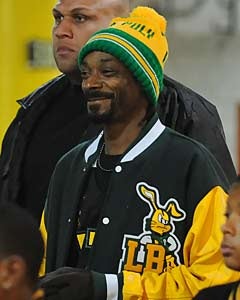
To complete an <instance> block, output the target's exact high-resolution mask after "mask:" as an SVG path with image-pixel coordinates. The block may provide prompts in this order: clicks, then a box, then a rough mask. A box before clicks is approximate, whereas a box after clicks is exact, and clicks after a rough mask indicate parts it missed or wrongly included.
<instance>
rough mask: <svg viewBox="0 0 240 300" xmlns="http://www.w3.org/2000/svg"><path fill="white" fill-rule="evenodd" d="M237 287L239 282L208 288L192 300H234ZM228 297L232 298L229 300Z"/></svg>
mask: <svg viewBox="0 0 240 300" xmlns="http://www.w3.org/2000/svg"><path fill="white" fill-rule="evenodd" d="M238 286H239V281H236V282H233V283H228V284H223V285H217V286H213V287H210V288H206V289H203V290H202V291H200V292H199V293H198V294H197V296H196V297H194V298H193V299H194V300H212V299H216V300H229V299H233V300H235V299H236V298H235V294H236V291H237V288H238ZM230 295H231V296H232V298H230Z"/></svg>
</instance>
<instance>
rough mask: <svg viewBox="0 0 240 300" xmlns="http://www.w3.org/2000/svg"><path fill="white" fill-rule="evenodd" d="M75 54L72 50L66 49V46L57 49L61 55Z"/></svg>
mask: <svg viewBox="0 0 240 300" xmlns="http://www.w3.org/2000/svg"><path fill="white" fill-rule="evenodd" d="M72 52H75V51H74V50H73V49H72V48H69V47H66V46H61V47H58V48H57V54H59V55H65V54H69V53H72Z"/></svg>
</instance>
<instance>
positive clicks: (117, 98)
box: [80, 51, 147, 124]
mask: <svg viewBox="0 0 240 300" xmlns="http://www.w3.org/2000/svg"><path fill="white" fill-rule="evenodd" d="M80 71H81V77H82V80H83V81H82V88H83V92H84V94H85V96H86V99H87V107H88V112H89V115H90V117H92V119H93V120H94V121H95V122H99V123H105V124H107V123H111V124H112V123H127V122H129V120H133V119H134V118H138V116H139V114H140V113H142V112H143V113H145V112H146V107H147V101H146V99H145V98H143V93H142V90H141V87H140V84H139V83H138V82H137V81H136V80H135V78H134V77H133V75H132V74H131V73H130V71H129V70H128V69H127V68H126V67H125V66H124V64H123V63H121V62H120V61H119V60H118V59H116V58H115V57H113V56H112V55H110V54H107V53H104V52H99V51H95V52H92V53H90V54H88V55H87V56H86V57H85V58H84V60H83V63H82V65H81V67H80Z"/></svg>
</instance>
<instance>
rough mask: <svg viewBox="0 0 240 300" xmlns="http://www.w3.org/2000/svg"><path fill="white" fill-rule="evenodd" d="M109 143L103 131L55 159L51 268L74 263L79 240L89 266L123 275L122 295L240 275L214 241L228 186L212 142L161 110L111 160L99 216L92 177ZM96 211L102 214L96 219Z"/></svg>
mask: <svg viewBox="0 0 240 300" xmlns="http://www.w3.org/2000/svg"><path fill="white" fill-rule="evenodd" d="M103 142H104V138H103V135H102V133H100V134H99V136H98V137H97V138H96V139H94V140H90V141H88V142H85V143H82V144H80V145H78V146H77V147H75V148H73V149H72V150H71V151H70V152H68V153H67V154H66V155H64V156H63V157H62V158H61V160H60V161H59V162H58V163H57V165H56V168H55V170H54V173H53V176H52V178H51V183H50V186H49V193H48V197H47V202H46V206H45V209H44V214H43V219H42V222H41V232H42V234H43V237H44V240H45V242H46V245H47V246H46V271H47V272H51V271H54V270H56V269H57V268H59V267H63V266H76V261H77V260H76V261H75V263H74V261H73V259H72V256H73V251H72V249H73V247H72V243H73V241H75V243H77V241H79V250H78V253H79V257H80V259H81V261H84V266H86V267H87V268H88V269H89V270H92V271H96V272H100V273H106V274H119V276H118V278H123V286H122V285H121V284H122V280H120V281H119V282H118V284H119V285H118V286H119V298H118V299H120V298H121V296H122V298H121V299H135V298H138V299H152V300H153V299H176V298H175V297H176V295H177V298H178V299H191V298H192V296H193V295H195V294H196V293H197V292H198V291H199V290H200V289H202V288H204V287H208V286H209V285H210V284H211V285H213V284H215V285H216V284H223V283H226V282H229V281H231V280H232V281H233V280H237V279H238V278H239V273H237V274H236V272H231V271H230V270H228V269H227V267H226V266H225V264H224V261H223V257H222V256H221V253H220V248H219V247H218V246H216V245H219V244H220V241H221V239H222V233H221V230H220V225H221V224H222V222H223V219H224V212H225V209H226V197H227V194H226V190H227V189H228V183H227V182H226V178H225V175H224V173H223V171H222V169H221V168H220V166H219V164H218V163H217V162H216V160H215V159H214V157H213V156H212V155H211V154H210V153H209V152H208V151H207V150H206V148H205V147H203V146H202V145H201V144H199V143H197V142H196V141H194V140H192V139H189V138H187V137H185V136H183V135H180V134H178V133H177V132H176V131H174V130H171V129H169V128H167V127H165V126H163V125H162V124H161V122H160V121H159V119H158V116H157V114H156V115H154V116H153V118H152V119H151V120H150V121H149V122H148V124H146V126H144V128H143V129H142V130H141V132H140V133H139V135H138V137H137V138H136V139H135V140H134V141H133V142H132V143H131V144H130V145H129V147H128V149H127V150H126V151H125V152H124V153H123V154H122V156H121V157H120V158H119V161H118V162H117V164H116V165H115V166H114V168H113V170H112V172H111V175H110V179H109V182H108V186H107V190H106V192H105V194H104V200H103V201H102V203H101V206H100V207H98V210H99V215H98V214H96V207H95V206H94V201H93V198H92V197H91V195H90V194H89V193H88V191H89V189H91V188H92V187H93V185H92V181H89V176H90V177H91V172H94V171H93V169H94V168H96V167H97V160H98V158H99V155H100V153H101V149H102V145H103ZM98 166H99V164H98ZM199 183H201V184H199ZM86 186H88V188H87V189H86ZM98 199H99V198H98ZM83 202H85V203H86V202H88V205H87V207H86V205H84V204H83ZM216 207H217V208H218V209H217V211H216V209H215V208H216ZM83 214H85V217H83ZM92 215H95V216H96V215H97V216H99V217H96V219H95V220H94V221H93V222H91V221H90V222H89V220H93V218H92ZM85 218H87V219H88V225H87V226H86V227H84V226H82V227H81V230H80V231H78V232H77V230H76V226H77V224H81V223H82V222H84V219H85ZM76 240H77V241H76ZM75 243H74V244H75ZM80 249H81V250H80ZM85 250H87V251H89V254H88V255H87V256H86V255H85V254H86V252H85ZM121 272H123V276H121ZM137 273H139V275H137ZM140 274H141V276H140ZM150 282H151V283H150ZM121 294H122V295H121Z"/></svg>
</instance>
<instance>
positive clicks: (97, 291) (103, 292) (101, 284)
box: [92, 271, 107, 300]
mask: <svg viewBox="0 0 240 300" xmlns="http://www.w3.org/2000/svg"><path fill="white" fill-rule="evenodd" d="M92 278H93V291H94V298H93V299H96V300H106V299H107V283H106V278H105V275H104V274H101V273H97V272H93V271H92Z"/></svg>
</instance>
